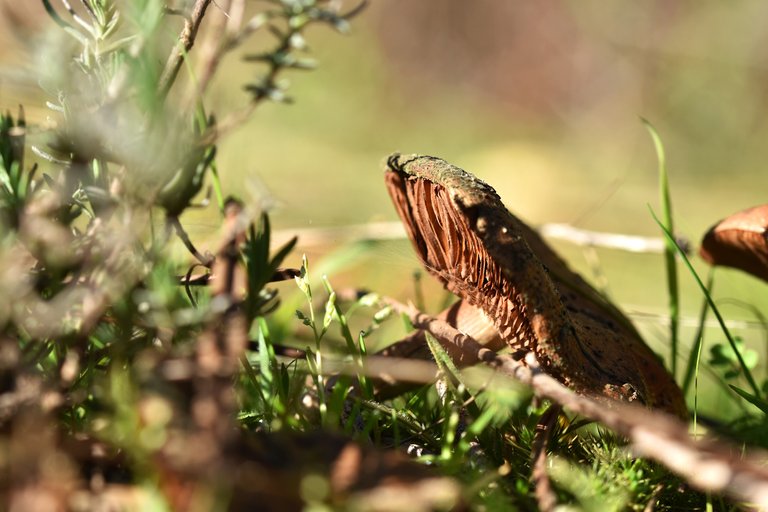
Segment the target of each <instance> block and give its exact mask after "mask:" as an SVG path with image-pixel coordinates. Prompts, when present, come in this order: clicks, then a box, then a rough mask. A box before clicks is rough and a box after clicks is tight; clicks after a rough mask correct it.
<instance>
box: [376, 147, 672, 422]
mask: <svg viewBox="0 0 768 512" xmlns="http://www.w3.org/2000/svg"><path fill="white" fill-rule="evenodd" d="M387 164H388V166H387V167H388V168H387V172H386V174H385V179H386V183H387V188H388V191H389V193H390V195H391V197H392V200H393V202H394V204H395V208H396V209H397V211H398V214H399V215H400V218H401V219H402V221H403V223H404V224H405V228H406V232H407V233H408V236H409V238H410V239H411V241H412V243H413V245H414V247H415V249H416V252H417V254H418V256H419V258H420V259H421V261H422V263H423V264H424V266H425V268H426V269H427V270H428V271H429V272H430V273H431V274H432V275H434V276H435V277H437V278H438V279H439V280H440V281H441V282H442V283H443V284H444V286H445V287H446V288H448V289H449V290H450V291H452V292H453V293H455V294H456V295H458V296H459V297H461V298H462V299H463V300H465V301H467V302H468V303H469V304H471V305H472V306H475V307H476V308H478V309H479V310H481V311H482V312H483V313H484V314H485V316H486V317H487V319H488V321H490V322H492V323H493V325H494V327H495V328H496V329H497V331H498V332H499V335H500V337H501V338H502V339H503V340H504V341H505V342H506V343H507V345H509V346H510V347H511V348H512V350H513V351H515V352H518V353H522V352H528V351H533V352H535V354H536V356H537V359H538V361H539V363H540V364H541V366H542V368H543V369H544V370H545V371H546V372H547V373H549V374H551V375H553V376H554V377H556V378H557V379H559V380H560V381H561V382H563V383H564V384H565V385H567V386H569V387H570V388H572V389H574V390H575V391H577V392H579V393H583V394H589V395H594V396H602V397H609V398H613V399H620V400H626V401H638V402H641V403H644V404H646V405H648V406H651V407H656V408H659V409H663V410H666V411H668V412H670V413H672V414H675V415H678V416H681V417H685V416H686V415H687V410H686V407H685V401H684V399H683V396H682V392H681V391H680V388H679V387H678V386H677V384H676V383H675V382H674V380H673V379H672V377H671V376H670V375H669V374H668V373H667V372H666V370H665V369H664V366H663V365H662V363H661V361H660V360H659V359H658V357H657V356H656V355H655V354H654V353H653V352H652V351H651V350H650V348H648V346H647V345H645V343H644V342H643V341H642V339H641V338H640V336H639V334H638V333H637V331H636V330H635V329H634V327H633V326H632V324H631V323H630V322H629V320H628V319H627V318H626V317H625V316H624V315H623V314H622V313H621V312H620V311H619V310H618V309H617V308H616V307H614V306H613V305H612V304H611V303H609V302H608V301H606V300H605V299H604V298H603V297H602V296H601V295H600V294H599V293H598V292H597V291H596V290H594V288H592V287H591V286H590V285H589V284H588V283H587V282H586V281H584V279H582V278H581V277H580V276H579V275H578V274H576V273H574V272H573V271H571V270H570V269H569V268H568V266H567V265H566V264H565V263H564V262H563V260H562V259H560V258H559V257H558V256H557V254H556V253H555V252H554V251H553V250H552V249H551V248H550V247H549V246H548V245H547V244H546V242H544V240H542V239H541V238H540V237H539V236H538V234H536V232H535V231H534V230H532V229H531V228H530V227H528V226H527V225H526V224H525V223H524V222H523V221H521V220H520V219H518V218H517V217H515V216H514V215H512V214H511V213H510V212H509V211H508V210H507V209H506V207H505V206H504V205H503V203H502V202H501V199H500V198H499V195H498V194H497V193H496V191H495V190H494V189H493V188H492V187H490V186H489V185H487V184H486V183H485V182H483V181H481V180H479V179H478V178H476V177H475V176H473V175H471V174H469V173H467V172H466V171H464V170H462V169H459V168H458V167H455V166H452V165H450V164H448V163H447V162H445V161H444V160H441V159H439V158H435V157H429V156H418V155H410V156H404V155H393V156H392V157H390V158H389V160H388V162H387Z"/></svg>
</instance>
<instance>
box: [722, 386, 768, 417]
mask: <svg viewBox="0 0 768 512" xmlns="http://www.w3.org/2000/svg"><path fill="white" fill-rule="evenodd" d="M728 387H730V388H731V389H732V390H733V391H735V392H736V394H737V395H739V396H740V397H742V398H743V399H744V400H746V401H747V402H749V403H751V404H752V405H754V406H755V407H757V408H758V409H760V410H761V411H763V414H768V402H766V401H765V400H763V399H762V398H760V397H757V396H755V395H753V394H751V393H749V392H748V391H745V390H743V389H741V388H738V387H736V386H734V385H733V384H728Z"/></svg>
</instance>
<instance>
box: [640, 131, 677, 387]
mask: <svg viewBox="0 0 768 512" xmlns="http://www.w3.org/2000/svg"><path fill="white" fill-rule="evenodd" d="M642 121H643V124H645V128H646V129H647V130H648V133H649V134H650V135H651V139H652V140H653V146H654V148H655V149H656V157H657V159H658V162H659V193H660V194H661V197H660V200H661V201H660V202H661V211H662V216H663V220H664V223H663V227H664V228H665V229H666V230H667V231H669V232H670V233H672V234H673V236H672V238H671V239H670V240H667V245H666V247H665V249H664V262H665V264H666V265H665V266H666V271H667V290H668V291H669V335H670V336H669V339H670V359H671V360H670V371H671V372H672V377H673V378H677V352H678V341H679V336H680V290H679V287H678V278H677V262H676V261H675V251H676V248H677V244H676V243H675V240H674V232H675V228H674V224H673V220H672V197H671V195H670V193H669V177H668V174H667V160H666V156H665V153H664V145H663V144H662V142H661V138H660V137H659V134H658V133H657V132H656V129H655V128H654V127H653V126H652V125H651V123H649V122H648V121H647V120H645V119H642Z"/></svg>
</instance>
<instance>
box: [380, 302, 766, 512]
mask: <svg viewBox="0 0 768 512" xmlns="http://www.w3.org/2000/svg"><path fill="white" fill-rule="evenodd" d="M385 303H386V304H387V305H388V306H390V307H392V308H393V309H394V310H395V311H397V312H399V313H402V314H405V315H407V316H408V318H409V319H410V320H411V323H412V324H413V326H414V327H416V328H417V329H424V330H427V331H429V332H430V333H431V334H433V335H434V336H435V337H436V338H438V339H439V340H441V341H442V342H444V343H450V344H453V345H455V346H456V347H457V348H458V349H460V350H462V351H467V352H468V353H470V354H472V355H473V356H474V357H476V358H477V359H478V360H480V361H483V362H484V363H485V364H487V365H488V366H490V367H492V368H494V369H496V370H497V371H499V372H500V373H503V374H505V375H508V376H510V377H512V378H514V379H516V380H518V381H520V382H522V383H524V384H527V385H528V386H530V387H531V388H532V389H533V391H534V393H535V394H536V396H539V397H542V398H547V399H549V400H551V401H553V402H555V403H557V404H560V405H562V406H563V407H565V408H566V409H568V410H570V411H571V412H573V413H576V414H580V415H582V416H584V417H586V418H590V419H593V420H595V421H598V422H600V423H602V424H603V425H605V426H606V427H608V428H610V429H612V430H613V431H615V432H617V433H618V434H620V435H622V436H624V437H626V438H627V439H629V441H630V442H631V444H632V448H633V450H634V452H635V453H636V454H637V455H638V456H641V457H646V458H650V459H654V460H656V461H658V462H659V463H661V464H663V465H664V466H666V467H667V468H668V469H670V470H671V471H673V472H674V473H677V474H678V475H680V476H681V477H682V478H684V479H685V480H686V481H687V482H688V483H689V484H690V485H691V486H693V487H696V488H698V489H700V490H702V491H705V492H716V493H720V492H723V493H727V494H729V495H730V496H732V497H734V498H736V499H739V500H744V501H746V502H748V503H750V504H755V505H757V506H758V507H763V508H768V468H765V467H764V466H763V465H762V464H761V463H760V462H759V460H758V457H757V456H756V455H757V454H755V453H754V452H753V454H752V455H751V456H749V457H747V456H740V454H741V453H742V450H741V449H740V448H738V447H736V446H731V445H729V444H726V443H724V442H716V441H714V440H712V439H701V440H694V439H692V438H691V437H690V436H689V434H688V425H687V424H685V423H683V422H682V421H680V420H679V419H677V418H674V417H672V416H670V415H668V414H664V413H661V412H658V411H650V410H647V409H644V408H642V407H638V406H634V405H629V404H624V403H620V402H615V401H610V400H609V399H607V398H600V399H599V401H598V399H597V397H595V398H593V397H587V396H582V395H577V394H576V393H574V392H573V391H571V390H570V389H568V388H566V387H565V386H563V385H562V384H561V383H560V382H558V381H557V380H556V379H554V378H553V377H551V376H549V375H547V374H545V373H544V372H543V371H542V370H541V368H540V367H539V365H538V362H537V361H536V356H535V355H534V354H533V353H529V354H527V355H526V357H525V361H524V362H523V361H518V360H515V359H514V358H512V357H511V356H508V355H500V354H496V353H495V352H492V351H491V350H488V349H486V348H483V347H482V346H481V345H480V344H478V343H477V342H476V341H475V340H473V339H472V338H470V337H469V336H467V335H465V334H462V333H461V332H459V331H457V330H456V329H455V328H453V327H452V326H451V325H450V324H448V323H446V322H443V321H440V320H437V319H435V318H432V317H430V316H428V315H425V314H423V313H421V312H420V311H418V310H416V309H415V308H414V307H413V306H406V305H403V304H402V303H399V302H397V301H394V300H392V299H386V300H385ZM766 458H768V455H766V454H763V453H761V454H760V457H759V459H762V460H765V459H766Z"/></svg>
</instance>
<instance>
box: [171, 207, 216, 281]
mask: <svg viewBox="0 0 768 512" xmlns="http://www.w3.org/2000/svg"><path fill="white" fill-rule="evenodd" d="M168 223H169V224H170V225H171V226H173V229H174V230H175V231H176V235H178V237H179V239H180V240H181V242H182V243H183V244H184V247H186V248H187V250H188V251H189V252H190V253H192V255H193V256H194V257H195V258H196V259H197V261H199V262H200V264H201V265H203V266H204V267H208V268H210V267H211V265H213V260H214V257H213V256H212V255H210V254H201V253H200V251H198V250H197V248H196V247H195V244H193V243H192V240H191V239H190V238H189V235H188V234H187V232H186V231H184V227H183V226H182V225H181V222H180V221H179V218H178V217H175V216H172V217H168Z"/></svg>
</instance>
